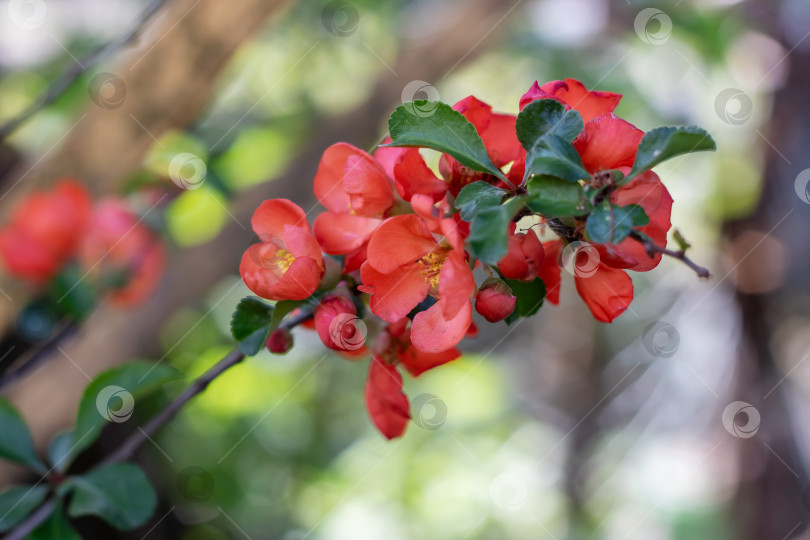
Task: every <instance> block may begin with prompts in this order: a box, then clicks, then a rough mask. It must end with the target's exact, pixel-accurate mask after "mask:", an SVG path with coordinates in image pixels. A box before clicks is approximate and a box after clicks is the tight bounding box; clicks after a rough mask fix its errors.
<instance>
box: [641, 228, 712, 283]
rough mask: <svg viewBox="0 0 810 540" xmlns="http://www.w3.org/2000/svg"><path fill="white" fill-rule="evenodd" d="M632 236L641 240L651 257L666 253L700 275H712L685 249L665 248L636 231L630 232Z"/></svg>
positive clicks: (704, 276) (706, 276)
mask: <svg viewBox="0 0 810 540" xmlns="http://www.w3.org/2000/svg"><path fill="white" fill-rule="evenodd" d="M630 238H632V239H633V240H636V241H637V242H640V243H641V245H643V246H644V249H646V250H647V255H649V256H650V257H653V256H654V255H655V254H656V253H660V254H662V255H666V256H667V257H672V258H673V259H678V260H679V261H681V262H682V263H684V264H685V265H686V266H688V267H689V268H691V269H692V270H694V271H695V273H696V274H697V275H698V277H702V278H708V277H711V273H710V272H709V270H708V269H707V268H704V267H703V266H700V265H699V264H697V263H695V262H694V261H693V260H692V259H690V258H689V257H687V256H686V252H685V251H683V250H678V251H674V250H672V249H667V248H663V247H661V246H658V245H656V244H655V243H654V242H652V241H650V240H649V239H648V238H644V237H643V236H641V235H640V234H638V233H637V232H635V231H633V232H631V233H630Z"/></svg>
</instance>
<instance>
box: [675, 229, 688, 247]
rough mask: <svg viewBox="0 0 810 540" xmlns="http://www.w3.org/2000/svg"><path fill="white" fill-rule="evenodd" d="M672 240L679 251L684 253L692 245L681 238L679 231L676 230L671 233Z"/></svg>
mask: <svg viewBox="0 0 810 540" xmlns="http://www.w3.org/2000/svg"><path fill="white" fill-rule="evenodd" d="M672 239H673V240H675V243H676V244H678V249H679V250H680V251H683V252H686V250H687V249H689V248H690V247H692V244H690V243H689V242H688V241H687V240H686V238H684V237H683V235H682V234H681V231H679V230H678V229H675V230H673V231H672Z"/></svg>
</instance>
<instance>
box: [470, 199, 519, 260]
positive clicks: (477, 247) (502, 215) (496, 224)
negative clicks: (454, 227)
mask: <svg viewBox="0 0 810 540" xmlns="http://www.w3.org/2000/svg"><path fill="white" fill-rule="evenodd" d="M511 220H512V214H511V212H509V209H508V208H507V207H506V206H503V205H501V206H494V207H490V208H485V209H483V210H480V211H479V212H478V213H477V214H476V215H475V218H474V219H473V221H472V223H471V224H470V236H469V237H468V238H467V240H468V241H469V242H470V248H472V251H473V254H475V256H476V257H477V258H479V259H480V260H482V261H483V262H485V263H489V264H496V263H497V262H498V261H499V260H501V258H502V257H503V256H504V255H506V242H507V238H508V236H509V231H508V226H509V222H510V221H511Z"/></svg>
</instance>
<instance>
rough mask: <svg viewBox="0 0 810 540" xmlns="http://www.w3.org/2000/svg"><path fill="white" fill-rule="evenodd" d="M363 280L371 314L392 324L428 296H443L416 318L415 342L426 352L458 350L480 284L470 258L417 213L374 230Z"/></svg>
mask: <svg viewBox="0 0 810 540" xmlns="http://www.w3.org/2000/svg"><path fill="white" fill-rule="evenodd" d="M443 221H445V220H443ZM446 221H450V220H446ZM361 277H362V281H363V285H362V286H361V287H360V290H362V291H363V292H367V293H370V294H371V295H372V296H371V302H370V307H371V311H372V312H373V313H374V314H375V315H377V316H378V317H380V318H381V319H383V320H385V321H388V322H396V321H399V320H401V319H403V318H404V317H405V316H406V315H408V313H410V311H411V310H412V309H413V308H415V307H416V306H417V305H418V304H419V303H420V302H422V301H423V300H424V299H425V298H426V297H427V296H428V295H430V296H433V297H435V298H438V302H436V303H435V304H434V305H433V306H432V307H430V308H429V309H427V310H426V311H422V312H420V313H417V314H416V315H415V316H414V319H413V325H412V331H411V341H412V342H413V344H414V346H415V347H416V348H417V349H419V350H421V351H424V352H440V351H445V350H447V349H450V348H452V347H454V346H455V345H456V344H457V343H458V342H459V341H461V339H462V338H463V337H464V334H465V333H466V332H467V329H468V328H469V326H470V322H471V320H472V304H471V302H470V296H471V295H472V293H473V291H474V290H475V281H474V279H473V275H472V271H471V270H470V268H469V266H468V265H467V260H466V256H465V254H464V252H463V250H460V249H459V248H458V247H453V246H452V245H449V244H448V243H447V242H443V243H441V244H440V243H438V242H437V241H436V239H435V238H434V237H433V234H432V233H431V231H430V228H428V226H427V225H426V224H425V222H424V221H422V220H421V219H420V218H419V217H418V216H416V215H413V214H409V215H403V216H396V217H393V218H391V219H389V220H387V221H386V222H385V223H383V224H382V225H381V226H380V227H379V228H378V229H377V230H376V231H375V232H374V234H373V235H372V237H371V240H370V241H369V246H368V260H367V261H366V262H365V263H364V264H363V266H362V268H361Z"/></svg>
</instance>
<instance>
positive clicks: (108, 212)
mask: <svg viewBox="0 0 810 540" xmlns="http://www.w3.org/2000/svg"><path fill="white" fill-rule="evenodd" d="M81 261H82V265H83V266H84V267H85V268H87V272H88V273H96V274H99V275H102V276H106V277H107V278H108V280H112V281H115V280H120V283H119V284H118V285H117V286H114V287H112V289H111V291H110V298H111V300H112V301H113V302H114V303H117V304H119V305H134V304H138V303H140V302H142V301H144V300H146V299H147V298H148V297H149V295H150V294H151V293H152V292H153V291H154V289H155V287H156V286H157V284H158V282H159V281H160V278H161V277H162V276H163V272H164V270H165V267H166V252H165V249H164V247H163V243H162V242H161V241H160V238H159V237H158V235H157V234H155V232H154V231H153V230H152V229H150V228H149V227H147V226H146V225H144V224H143V222H142V220H141V218H140V217H138V216H137V215H136V214H135V213H134V212H133V211H132V209H131V208H130V207H129V205H128V204H127V203H126V201H124V200H121V199H112V198H110V199H104V200H102V201H100V202H99V203H98V204H97V205H96V208H95V209H94V210H93V216H92V219H91V221H90V227H89V228H88V231H87V235H86V236H85V237H84V239H83V240H82V246H81Z"/></svg>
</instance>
